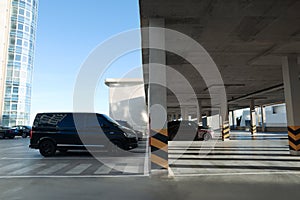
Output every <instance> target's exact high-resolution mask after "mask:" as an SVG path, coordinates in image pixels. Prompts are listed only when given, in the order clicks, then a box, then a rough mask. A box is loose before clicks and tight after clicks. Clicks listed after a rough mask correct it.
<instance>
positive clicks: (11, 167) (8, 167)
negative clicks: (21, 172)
mask: <svg viewBox="0 0 300 200" xmlns="http://www.w3.org/2000/svg"><path fill="white" fill-rule="evenodd" d="M23 165H24V164H22V163H14V164H9V165H3V166H2V167H0V174H4V173H6V172H7V171H8V172H11V171H12V170H14V169H19V168H21V167H22V166H23Z"/></svg>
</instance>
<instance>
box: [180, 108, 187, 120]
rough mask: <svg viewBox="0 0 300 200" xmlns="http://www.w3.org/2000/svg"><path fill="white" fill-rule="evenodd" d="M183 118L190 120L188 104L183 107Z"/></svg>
mask: <svg viewBox="0 0 300 200" xmlns="http://www.w3.org/2000/svg"><path fill="white" fill-rule="evenodd" d="M181 118H182V120H189V108H188V107H187V106H185V107H182V108H181Z"/></svg>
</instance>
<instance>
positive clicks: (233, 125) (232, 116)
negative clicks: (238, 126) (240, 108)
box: [231, 110, 235, 129]
mask: <svg viewBox="0 0 300 200" xmlns="http://www.w3.org/2000/svg"><path fill="white" fill-rule="evenodd" d="M231 120H232V129H235V118H234V110H232V111H231Z"/></svg>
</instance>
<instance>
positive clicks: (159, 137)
mask: <svg viewBox="0 0 300 200" xmlns="http://www.w3.org/2000/svg"><path fill="white" fill-rule="evenodd" d="M149 26H150V27H164V19H157V18H155V19H149ZM149 44H150V47H151V45H155V46H156V47H160V48H161V49H165V32H164V31H163V30H162V29H155V30H153V29H151V30H150V31H149ZM162 65H164V66H165V65H166V52H165V51H163V50H158V49H149V91H148V92H149V94H148V96H149V98H148V100H149V102H148V107H149V117H150V146H151V170H152V172H153V170H167V169H168V130H167V89H166V87H165V86H166V68H164V67H161V66H162Z"/></svg>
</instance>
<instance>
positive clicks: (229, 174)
mask: <svg viewBox="0 0 300 200" xmlns="http://www.w3.org/2000/svg"><path fill="white" fill-rule="evenodd" d="M273 174H284V175H288V174H300V172H289V171H287V172H282V171H269V172H230V173H218V174H201V173H197V174H175V175H174V177H192V176H233V175H273Z"/></svg>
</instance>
